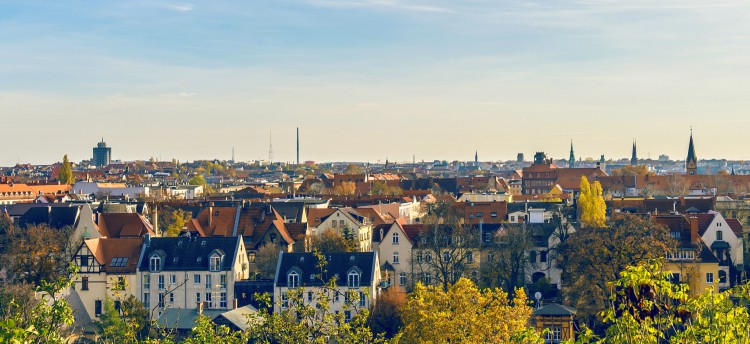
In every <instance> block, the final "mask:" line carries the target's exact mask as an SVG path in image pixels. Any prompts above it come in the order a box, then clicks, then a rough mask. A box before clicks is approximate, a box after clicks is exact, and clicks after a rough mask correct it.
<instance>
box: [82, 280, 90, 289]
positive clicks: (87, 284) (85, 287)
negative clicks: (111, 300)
mask: <svg viewBox="0 0 750 344" xmlns="http://www.w3.org/2000/svg"><path fill="white" fill-rule="evenodd" d="M81 290H89V278H88V277H81Z"/></svg>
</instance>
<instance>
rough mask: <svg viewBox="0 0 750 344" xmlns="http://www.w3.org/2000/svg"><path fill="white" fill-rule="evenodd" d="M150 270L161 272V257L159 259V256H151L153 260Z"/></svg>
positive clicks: (150, 262)
mask: <svg viewBox="0 0 750 344" xmlns="http://www.w3.org/2000/svg"><path fill="white" fill-rule="evenodd" d="M149 270H151V272H159V271H161V257H159V256H158V255H153V256H151V260H150V261H149Z"/></svg>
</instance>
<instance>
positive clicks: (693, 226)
mask: <svg viewBox="0 0 750 344" xmlns="http://www.w3.org/2000/svg"><path fill="white" fill-rule="evenodd" d="M699 239H700V236H698V217H697V216H691V217H690V242H692V243H698V240H699Z"/></svg>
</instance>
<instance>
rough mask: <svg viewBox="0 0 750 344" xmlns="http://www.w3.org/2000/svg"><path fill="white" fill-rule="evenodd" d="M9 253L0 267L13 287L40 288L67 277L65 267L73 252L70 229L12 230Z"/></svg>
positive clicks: (8, 247)
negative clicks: (16, 285)
mask: <svg viewBox="0 0 750 344" xmlns="http://www.w3.org/2000/svg"><path fill="white" fill-rule="evenodd" d="M10 229H11V231H10V233H8V235H7V246H6V252H5V254H3V255H2V256H0V263H2V266H3V267H4V268H6V269H7V270H6V273H7V276H8V280H9V281H10V282H12V283H30V284H32V285H34V286H41V285H42V282H44V281H47V282H52V281H54V280H56V279H57V278H59V277H61V276H64V275H66V274H67V272H66V267H67V264H68V260H69V259H70V255H71V254H72V251H73V248H72V246H73V245H71V244H70V242H71V241H70V240H69V239H68V236H69V234H70V233H71V232H72V229H71V228H69V227H68V228H65V229H63V230H58V229H53V228H50V227H48V226H46V225H38V226H37V225H30V226H27V227H26V228H20V227H15V226H13V227H11V228H10Z"/></svg>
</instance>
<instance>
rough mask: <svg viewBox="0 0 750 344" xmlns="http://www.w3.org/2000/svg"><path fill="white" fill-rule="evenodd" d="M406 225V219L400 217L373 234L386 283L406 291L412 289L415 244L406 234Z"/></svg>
mask: <svg viewBox="0 0 750 344" xmlns="http://www.w3.org/2000/svg"><path fill="white" fill-rule="evenodd" d="M404 225H406V221H405V220H404V219H398V220H396V221H395V222H394V223H393V224H391V225H390V226H388V225H382V226H379V227H378V228H377V230H376V231H375V232H374V233H373V235H372V236H373V246H375V243H377V245H376V246H377V248H376V251H377V253H378V260H379V261H380V262H381V263H380V264H381V265H380V271H381V273H382V274H383V275H382V280H383V281H385V285H386V286H388V287H389V288H397V289H398V290H399V291H403V292H406V291H407V290H411V281H412V276H411V273H412V267H411V265H412V252H413V251H412V248H413V247H414V245H413V243H412V242H411V238H409V236H408V235H407V234H406V231H405V230H404Z"/></svg>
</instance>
